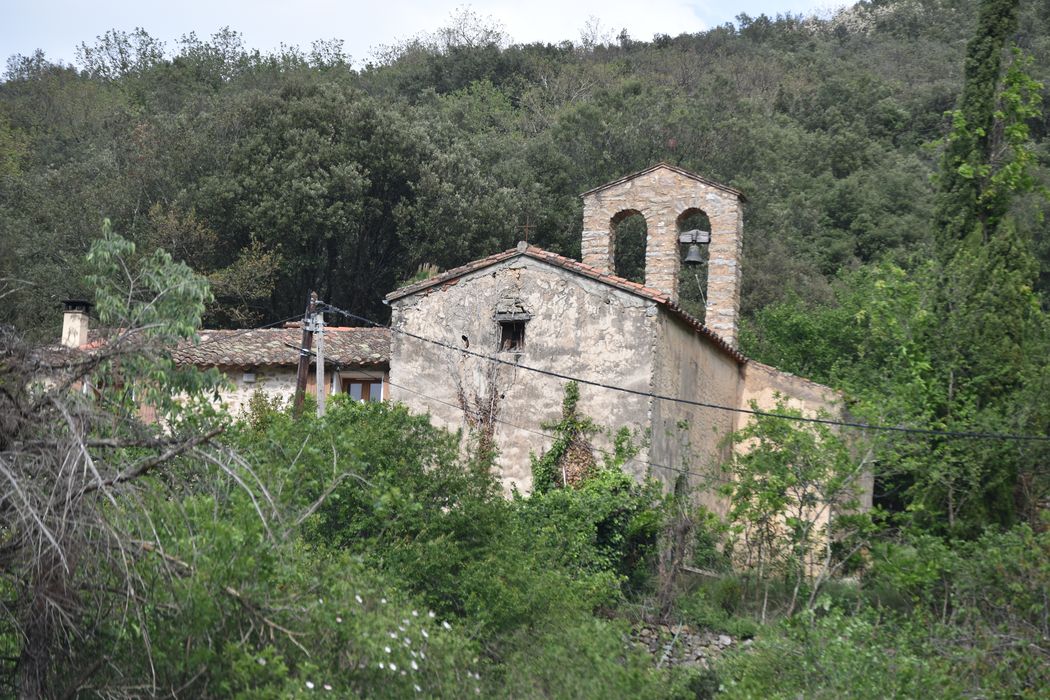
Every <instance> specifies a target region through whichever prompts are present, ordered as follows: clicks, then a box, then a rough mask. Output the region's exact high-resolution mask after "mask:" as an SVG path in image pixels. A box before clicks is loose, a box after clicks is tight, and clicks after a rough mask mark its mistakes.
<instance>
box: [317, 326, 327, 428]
mask: <svg viewBox="0 0 1050 700" xmlns="http://www.w3.org/2000/svg"><path fill="white" fill-rule="evenodd" d="M314 336H315V337H316V338H317V342H316V343H314V345H316V347H317V417H318V418H320V417H322V416H323V415H324V393H325V386H324V312H323V311H317V312H316V313H315V314H314Z"/></svg>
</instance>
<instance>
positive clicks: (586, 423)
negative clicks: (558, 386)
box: [530, 382, 598, 493]
mask: <svg viewBox="0 0 1050 700" xmlns="http://www.w3.org/2000/svg"><path fill="white" fill-rule="evenodd" d="M579 402H580V385H579V384H577V383H576V382H569V383H568V384H566V385H565V397H564V398H563V399H562V406H561V413H562V417H561V420H560V421H558V422H557V423H544V424H543V428H544V430H546V431H548V433H550V434H553V435H554V442H553V443H552V444H551V446H550V447H549V448H547V451H546V452H544V453H543V454H542V455H540V456H539V457H537V456H536V455H530V460H531V462H532V465H531V466H532V490H533V491H534V492H535V493H546V492H547V491H550V490H551V489H554V488H558V487H565V486H568V485H569V484H570V483H572V482H573V481H574V480H577V479H580V478H583V477H586V476H588V471H589V470H590V467H592V466H593V462H594V457H593V456H592V455H591V447H590V443H589V441H588V439H589V436H590V435H593V434H594V433H596V432H598V427H597V426H596V425H595V424H594V422H593V421H592V420H591V419H590V418H588V417H587V416H581V415H580V414H579V412H578V411H577V408H576V406H577V404H578V403H579ZM571 462H575V463H571ZM570 467H573V468H575V469H574V473H573V477H574V478H573V480H570V479H569V474H568V470H569V468H570Z"/></svg>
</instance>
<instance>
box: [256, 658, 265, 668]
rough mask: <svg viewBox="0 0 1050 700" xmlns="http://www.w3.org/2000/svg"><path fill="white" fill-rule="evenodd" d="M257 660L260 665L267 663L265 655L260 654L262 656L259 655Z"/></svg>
mask: <svg viewBox="0 0 1050 700" xmlns="http://www.w3.org/2000/svg"><path fill="white" fill-rule="evenodd" d="M256 661H257V662H258V664H259V665H260V666H265V665H266V659H264V658H263V657H261V656H260V657H259V658H258V659H256Z"/></svg>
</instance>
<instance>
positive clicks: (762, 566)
mask: <svg viewBox="0 0 1050 700" xmlns="http://www.w3.org/2000/svg"><path fill="white" fill-rule="evenodd" d="M751 408H752V410H758V406H757V404H755V403H752V405H751ZM773 412H774V413H776V414H779V415H785V416H794V417H802V413H801V411H799V410H797V409H793V408H791V407H789V406H788V404H787V401H786V400H784V399H782V398H780V397H778V400H777V403H776V406H775V408H774V410H773ZM818 417H826V415H825V414H818ZM732 441H733V443H734V444H735V445H743V446H745V447H746V450H744V451H736V452H734V454H733V457H732V459H731V461H730V462H728V463H727V464H726V465H725V466H724V468H723V473H724V474H725V476H726V477H727V478H726V479H725V482H724V483H723V485H722V486H721V487H720V491H721V492H722V494H723V495H724V496H726V497H727V498H728V499H729V512H728V514H727V517H728V520H729V522H730V524H731V525H730V533H731V534H732V535H733V537H732V538H731V539H730V543H731V546H734V552H737V550H736V546H735V545H737V544H739V546H740V551H739V552H737V554H738V556H740V557H741V558H742V563H743V564H744V566H745V567H747V569H748V570H750V571H752V572H753V573H754V574H755V576H756V577H757V579H758V581H759V582H760V583H761V584H762V585H763V588H764V591H763V594H764V595H765V596H768V591H769V580H770V579H774V578H776V577H779V576H782V577H783V579H784V580H785V581H789V582H791V583H793V584H794V586H795V591H796V593H797V591H798V590H799V587H800V586H801V585H802V583H803V580H804V579H807V578H811V577H816V579H815V580H816V582H817V583H820V582H821V579H822V578H823V576H825V575H826V574H820V575H818V574H817V573H816V572H814V571H807V568H812V564H811V565H810V567H807V563H811V562H812V560H813V558H814V557H816V556H818V554H817V551H818V549H827V550H828V551H829V557H828V559H827V560H826V561H825V562H824V564H823V567H824V569H825V571H826V570H827V567H829V566H830V565H831V562H830V548H831V546H832V542H833V540H834V539H835V538H836V537H838V536H841V535H842V534H843V533H842V532H836V525H835V524H836V521H837V519H838V517H839V515H840V514H842V513H849V512H850V511H854V510H856V509H857V507H858V500H857V494H858V493H859V484H860V480H861V478H862V477H863V476H864V470H865V468H866V465H865V463H864V461H863V460H858V459H857V458H855V456H854V455H853V454H852V453H851V450H850V449H849V447H848V446H847V444H846V442H845V440H844V439H843V438H842V437H841V436H839V435H836V434H835V433H834V432H832V430H831V428H830V427H829V426H826V425H822V424H817V423H798V422H795V421H789V420H784V419H782V418H775V417H772V416H768V415H756V416H754V417H753V418H752V420H751V422H750V423H749V424H748V425H747V426H746V427H745V428H744V429H742V430H740V431H738V432H736V433H735V434H734V435H733V436H732ZM812 598H813V597H812V596H811V600H812ZM794 605H795V598H794V595H792V599H791V602H790V604H789V614H790V612H791V610H792V609H793V608H794Z"/></svg>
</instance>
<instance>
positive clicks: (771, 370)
mask: <svg viewBox="0 0 1050 700" xmlns="http://www.w3.org/2000/svg"><path fill="white" fill-rule="evenodd" d="M777 394H779V395H780V396H781V397H783V398H784V399H786V400H787V405H788V406H790V407H791V408H795V409H799V410H801V411H802V413H803V415H806V416H814V415H816V414H817V413H818V412H820V411H825V412H827V414H828V415H829V416H830V417H832V418H835V419H842V418H843V417H844V416H845V408H844V406H843V404H842V396H841V395H840V394H839V393H838V392H836V391H835V390H834V389H832V388H830V387H827V386H824V385H823V384H818V383H816V382H814V381H811V380H809V379H805V378H803V377H797V376H795V375H793V374H789V373H787V372H781V371H780V370H778V369H777V368H775V367H770V366H769V365H765V364H762V363H761V362H755V361H754V360H750V361H748V363H747V365H746V368H745V371H744V381H743V382H742V384H741V392H740V399H739V401H740V403H739V404H738V405H739V406H740V408H745V409H747V408H751V402H752V401H755V402H756V403H757V405H758V407H759V408H760V409H763V410H773V409H775V408H776V401H777ZM750 419H751V417H750V416H749V415H748V414H746V413H738V414H737V415H736V427H735V428H734V430H739V429H741V428H743V427H744V426H746V425H747V423H748V421H750ZM873 487H874V478H873V476H872V475H871V473H870V472H867V473H864V474H863V475H861V477H860V478H859V481H858V488H859V491H860V503H861V507H862V508H865V509H867V508H870V507H871V498H872V491H873ZM822 522H823V519H822Z"/></svg>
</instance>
